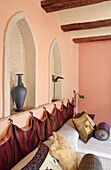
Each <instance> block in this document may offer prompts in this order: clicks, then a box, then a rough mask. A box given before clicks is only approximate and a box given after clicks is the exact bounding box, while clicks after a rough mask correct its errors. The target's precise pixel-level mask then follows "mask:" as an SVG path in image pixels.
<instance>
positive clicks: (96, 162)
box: [78, 154, 102, 170]
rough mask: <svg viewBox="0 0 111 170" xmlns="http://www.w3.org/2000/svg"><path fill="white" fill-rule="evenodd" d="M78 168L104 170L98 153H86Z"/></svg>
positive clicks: (80, 169)
mask: <svg viewBox="0 0 111 170" xmlns="http://www.w3.org/2000/svg"><path fill="white" fill-rule="evenodd" d="M78 170H102V164H101V161H100V159H99V158H98V157H97V156H96V155H94V154H86V155H84V156H83V158H82V160H81V162H80V164H79V168H78Z"/></svg>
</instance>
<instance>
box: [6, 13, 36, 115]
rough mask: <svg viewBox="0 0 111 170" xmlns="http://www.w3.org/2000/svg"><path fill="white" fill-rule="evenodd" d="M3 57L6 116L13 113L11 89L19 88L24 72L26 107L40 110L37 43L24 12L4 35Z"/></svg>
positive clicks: (10, 23)
mask: <svg viewBox="0 0 111 170" xmlns="http://www.w3.org/2000/svg"><path fill="white" fill-rule="evenodd" d="M4 50H5V53H4V54H5V55H4V117H6V116H9V115H11V113H12V111H13V110H14V107H15V105H14V101H13V97H12V89H13V88H14V87H15V86H16V85H17V83H18V80H17V76H16V74H19V73H20V74H21V73H23V77H22V80H23V84H24V86H25V87H26V88H27V96H26V99H25V103H24V107H27V108H30V107H37V105H38V92H37V89H38V88H37V84H38V82H37V80H38V71H37V65H38V64H37V63H38V56H37V43H36V38H35V35H34V32H33V29H32V27H31V24H30V22H29V20H28V17H27V16H26V14H25V13H24V12H20V13H17V14H16V15H14V16H13V17H12V18H11V20H10V21H9V23H8V25H7V29H6V34H5V49H4Z"/></svg>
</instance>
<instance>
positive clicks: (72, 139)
mask: <svg viewBox="0 0 111 170" xmlns="http://www.w3.org/2000/svg"><path fill="white" fill-rule="evenodd" d="M53 106H54V108H53V109H52V111H51V113H49V111H48V109H47V108H48V107H49V106H48V107H47V106H45V107H44V112H43V116H42V118H41V120H39V119H38V118H36V117H34V116H33V113H31V117H30V119H29V126H27V127H25V128H23V129H21V128H19V127H18V126H17V125H14V124H13V122H11V124H10V126H9V128H8V130H7V134H6V135H5V137H4V138H3V139H2V140H0V152H1V154H0V169H1V168H2V169H12V170H18V169H22V167H24V166H25V165H26V164H27V162H29V161H30V160H31V159H32V158H33V157H34V155H35V153H36V152H37V151H38V148H39V147H38V145H39V143H40V142H41V141H42V143H45V144H46V145H47V146H48V147H50V146H51V144H52V140H53V137H52V132H53V131H57V133H59V134H60V135H61V136H63V137H64V138H65V139H66V140H67V141H68V143H69V144H70V145H71V147H72V149H73V150H74V151H75V152H76V156H77V162H78V164H79V163H80V161H81V159H82V157H83V155H85V154H87V153H93V154H95V155H96V156H98V157H99V158H100V160H101V163H102V166H103V169H104V170H110V169H111V147H110V146H111V135H110V137H109V138H108V140H107V141H98V140H97V139H95V138H94V137H92V138H90V139H89V140H88V142H87V143H86V144H85V143H83V141H81V139H80V138H79V134H78V132H77V131H76V130H75V129H74V125H73V123H72V117H73V112H74V99H72V100H71V101H69V100H68V101H67V102H66V103H65V102H64V103H63V102H62V103H61V107H60V108H57V105H56V104H55V103H54V105H53ZM58 120H59V121H58Z"/></svg>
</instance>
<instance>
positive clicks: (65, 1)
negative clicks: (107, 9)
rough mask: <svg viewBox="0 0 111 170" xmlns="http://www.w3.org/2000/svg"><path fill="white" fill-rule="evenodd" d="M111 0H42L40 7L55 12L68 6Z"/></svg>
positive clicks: (80, 5)
mask: <svg viewBox="0 0 111 170" xmlns="http://www.w3.org/2000/svg"><path fill="white" fill-rule="evenodd" d="M106 1H111V0H44V1H41V7H42V8H43V9H44V10H45V11H46V12H47V13H48V12H55V11H60V10H64V9H69V8H76V7H82V6H87V5H92V4H97V3H101V2H106Z"/></svg>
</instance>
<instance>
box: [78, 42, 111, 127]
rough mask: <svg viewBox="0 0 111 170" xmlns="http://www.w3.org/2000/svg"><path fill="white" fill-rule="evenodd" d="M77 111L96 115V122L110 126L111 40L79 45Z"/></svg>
mask: <svg viewBox="0 0 111 170" xmlns="http://www.w3.org/2000/svg"><path fill="white" fill-rule="evenodd" d="M79 92H80V93H81V94H84V95H85V99H84V100H79V112H80V111H82V110H85V111H86V112H88V113H94V114H95V115H96V117H95V120H96V123H99V122H101V121H105V122H107V123H109V125H110V126H111V41H102V42H91V43H81V44H80V45H79Z"/></svg>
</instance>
